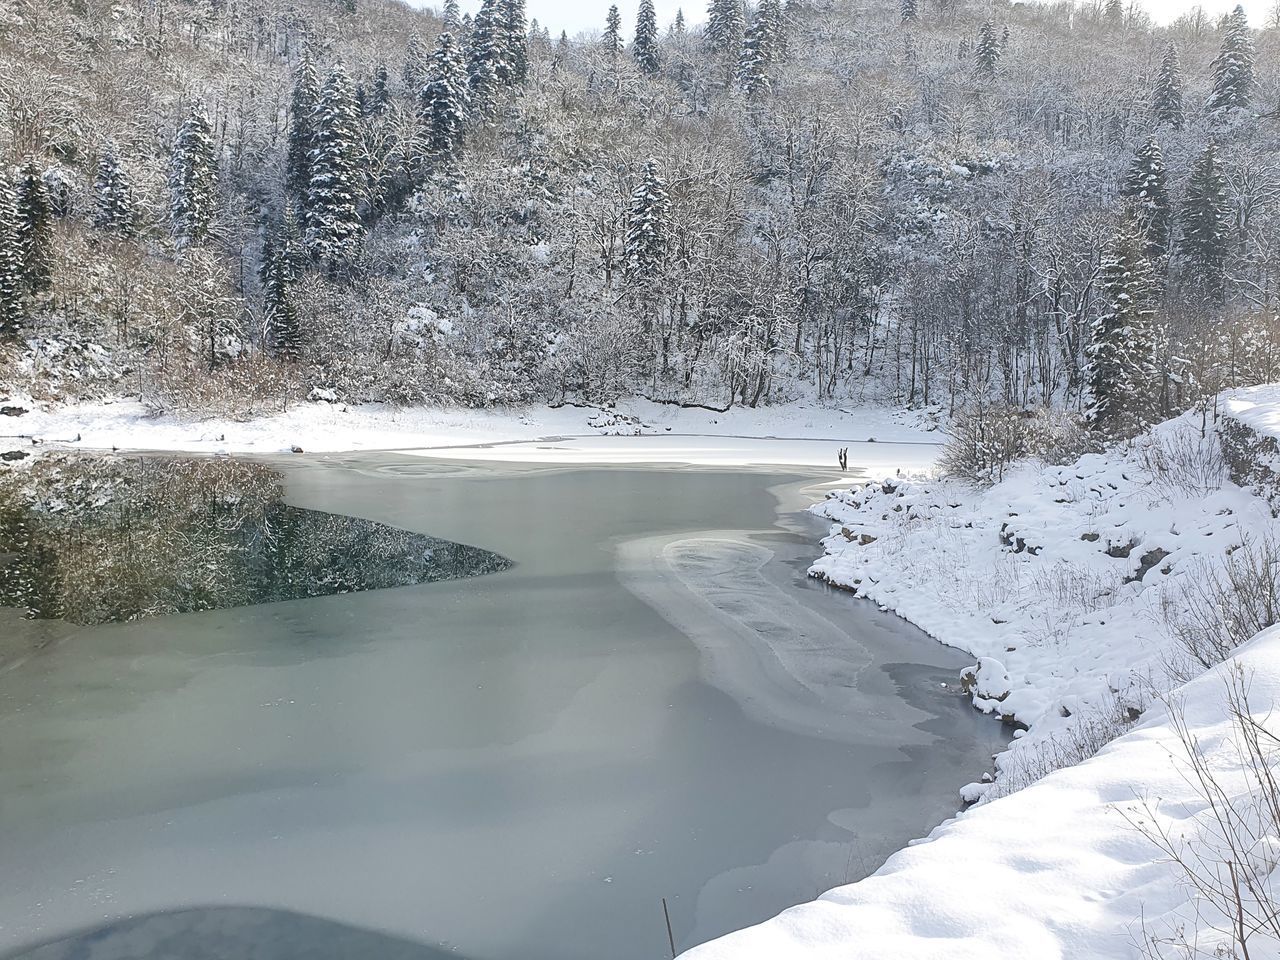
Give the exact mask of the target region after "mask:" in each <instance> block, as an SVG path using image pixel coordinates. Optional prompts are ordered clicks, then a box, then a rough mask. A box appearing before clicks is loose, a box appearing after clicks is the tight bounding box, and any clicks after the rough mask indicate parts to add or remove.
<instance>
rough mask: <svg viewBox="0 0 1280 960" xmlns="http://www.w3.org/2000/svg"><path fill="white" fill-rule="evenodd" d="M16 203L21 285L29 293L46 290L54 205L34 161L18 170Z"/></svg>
mask: <svg viewBox="0 0 1280 960" xmlns="http://www.w3.org/2000/svg"><path fill="white" fill-rule="evenodd" d="M14 203H15V210H16V214H17V217H16V221H15V222H16V224H17V233H16V238H17V244H18V260H19V264H18V272H19V274H20V276H21V278H22V285H23V287H25V288H26V290H27V291H29V292H30V293H43V292H44V291H45V290H48V289H49V287H50V286H51V285H52V283H53V205H52V204H51V203H50V202H49V188H48V187H47V186H46V185H45V182H44V177H42V176H41V175H40V170H39V169H38V168H37V167H36V165H35V162H34V161H32V160H28V161H27V162H26V163H24V164H23V165H22V169H21V170H19V171H18V180H17V184H16V185H15V189H14Z"/></svg>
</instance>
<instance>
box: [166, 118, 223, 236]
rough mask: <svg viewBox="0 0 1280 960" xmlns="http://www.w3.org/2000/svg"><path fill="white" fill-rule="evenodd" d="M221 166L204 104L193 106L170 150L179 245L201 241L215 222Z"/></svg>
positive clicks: (171, 189)
mask: <svg viewBox="0 0 1280 960" xmlns="http://www.w3.org/2000/svg"><path fill="white" fill-rule="evenodd" d="M217 183H218V168H217V162H216V161H215V160H214V156H213V135H212V130H211V129H210V127H209V118H208V117H207V116H206V115H205V111H204V105H203V104H201V103H196V104H194V105H193V106H192V108H191V111H190V113H188V114H187V118H186V119H185V120H184V121H183V122H182V126H181V127H179V128H178V136H177V138H176V139H175V140H174V143H173V150H172V151H171V152H170V154H169V195H170V201H169V220H170V223H171V224H172V227H173V236H174V239H175V240H176V241H177V243H178V246H180V247H183V246H187V245H189V244H193V243H202V242H203V241H204V239H205V238H206V237H207V236H208V235H209V228H210V227H211V226H212V225H213V214H214V192H215V190H216V189H217Z"/></svg>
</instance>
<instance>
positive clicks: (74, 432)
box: [0, 397, 945, 472]
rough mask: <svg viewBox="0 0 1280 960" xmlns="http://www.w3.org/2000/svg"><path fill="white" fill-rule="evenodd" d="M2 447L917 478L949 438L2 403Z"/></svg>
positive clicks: (664, 421)
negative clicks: (239, 415)
mask: <svg viewBox="0 0 1280 960" xmlns="http://www.w3.org/2000/svg"><path fill="white" fill-rule="evenodd" d="M5 409H8V410H12V411H19V410H21V411H25V412H22V413H20V414H19V413H13V414H11V415H9V416H4V417H0V449H6V448H7V449H24V450H29V449H30V448H31V446H32V440H33V439H34V440H35V441H36V442H37V443H38V444H49V445H57V446H62V447H71V448H79V449H93V450H111V449H121V450H173V451H184V452H192V453H281V452H284V453H287V452H289V451H290V450H291V449H293V448H295V447H296V448H299V449H300V450H302V451H305V452H306V453H328V452H345V451H357V450H399V451H405V452H412V453H420V454H423V455H426V456H431V457H441V458H451V459H466V460H503V461H520V462H543V463H575V462H576V463H689V464H701V465H721V466H733V465H748V464H754V465H803V466H822V467H830V468H835V467H836V457H837V453H838V451H839V450H840V448H842V447H845V446H851V445H853V446H854V447H855V450H856V452H852V451H851V453H850V458H849V460H850V464H851V465H852V466H853V467H854V468H855V469H857V468H866V469H870V470H884V469H886V468H887V469H889V471H890V472H893V471H894V470H896V469H899V468H902V469H920V468H924V467H926V466H928V465H929V464H931V463H932V461H933V458H934V457H935V456H936V454H937V449H938V444H940V443H941V442H943V441H944V440H945V437H944V436H943V434H942V433H941V432H940V431H938V430H937V429H934V428H933V427H932V425H931V424H930V423H928V422H927V421H926V420H924V419H923V418H921V417H918V416H914V415H913V416H907V415H903V414H901V413H899V412H895V411H891V410H888V409H885V408H883V407H874V406H864V407H846V408H837V407H822V406H812V405H799V404H797V405H790V406H785V407H770V408H761V409H755V410H753V409H750V408H743V409H734V410H732V411H730V412H729V413H717V412H715V411H711V410H705V409H699V408H681V407H673V406H666V405H659V404H656V403H651V402H648V401H643V400H639V401H629V402H625V403H619V404H618V406H617V407H616V408H611V409H609V410H600V409H594V408H585V407H560V408H554V409H553V408H549V407H537V408H530V409H527V410H508V409H498V410H467V409H462V408H456V407H455V408H436V407H407V408H399V407H389V406H383V405H367V406H361V407H347V406H344V405H339V404H328V403H323V402H321V403H307V404H301V405H299V406H296V407H293V408H292V409H290V410H288V411H287V412H283V413H280V414H278V415H276V416H272V417H264V418H259V419H254V420H248V421H243V422H241V421H235V420H224V419H202V420H194V419H190V418H184V417H180V416H174V415H163V416H156V415H153V414H152V413H150V412H149V411H148V410H146V409H145V408H144V407H143V406H142V405H141V404H139V403H137V402H136V401H131V400H122V401H119V402H116V403H110V404H92V405H81V406H65V407H52V408H50V407H44V406H41V405H39V404H36V403H34V402H32V401H30V400H29V399H27V398H25V397H10V398H9V399H5V400H3V401H0V410H5Z"/></svg>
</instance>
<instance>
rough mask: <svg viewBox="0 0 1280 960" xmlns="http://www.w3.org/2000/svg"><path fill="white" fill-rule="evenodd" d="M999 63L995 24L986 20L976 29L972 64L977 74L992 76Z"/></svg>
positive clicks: (998, 45) (998, 46) (998, 42)
mask: <svg viewBox="0 0 1280 960" xmlns="http://www.w3.org/2000/svg"><path fill="white" fill-rule="evenodd" d="M999 64H1000V41H999V40H998V39H996V25H995V24H994V23H992V22H991V21H990V20H988V21H987V22H986V23H984V24H983V25H982V28H981V29H980V30H979V31H978V47H977V50H976V51H975V52H974V66H975V69H976V70H977V72H978V75H979V76H983V77H994V76H995V75H996V67H998V66H999Z"/></svg>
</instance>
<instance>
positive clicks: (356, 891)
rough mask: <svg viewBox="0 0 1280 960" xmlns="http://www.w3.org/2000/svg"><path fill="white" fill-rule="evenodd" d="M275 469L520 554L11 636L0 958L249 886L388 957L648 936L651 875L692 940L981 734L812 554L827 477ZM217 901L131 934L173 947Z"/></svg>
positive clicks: (774, 905)
mask: <svg viewBox="0 0 1280 960" xmlns="http://www.w3.org/2000/svg"><path fill="white" fill-rule="evenodd" d="M262 462H263V463H267V461H262ZM268 465H269V466H271V467H272V468H274V469H277V470H279V471H280V472H281V473H282V475H283V491H284V496H285V499H286V500H287V502H288V504H290V505H291V506H292V507H293V508H297V509H299V510H303V511H323V512H324V513H325V514H330V515H331V514H336V515H340V516H342V517H350V518H357V519H359V520H363V521H373V522H374V523H375V524H386V525H389V526H391V527H394V528H399V529H400V530H402V531H410V532H412V533H415V534H421V535H424V536H425V537H428V538H439V540H440V541H444V542H452V543H453V544H465V545H468V546H469V547H476V548H480V550H481V551H490V552H491V553H492V554H494V555H497V556H499V557H501V558H506V559H507V560H510V561H511V562H512V565H511V566H510V567H508V568H506V569H498V568H499V567H500V566H501V565H500V564H495V565H492V566H493V569H497V572H488V571H489V569H490V568H489V567H485V569H484V570H483V571H480V573H479V575H474V576H472V575H468V576H465V577H462V578H459V579H437V578H436V577H435V576H434V575H429V573H430V571H428V572H424V573H419V574H418V575H417V576H416V578H415V581H414V582H412V583H411V585H407V586H396V587H394V588H393V589H374V588H375V587H379V586H384V585H386V583H387V582H389V581H385V575H386V574H385V571H378V576H377V577H373V576H372V575H370V577H369V582H368V583H365V584H363V585H361V586H358V587H356V588H353V589H361V590H363V591H364V592H353V593H342V594H337V595H329V596H311V595H308V594H304V593H301V592H298V591H295V593H293V594H286V595H297V596H301V597H303V598H301V599H289V600H281V601H278V602H272V603H264V604H259V605H255V606H232V607H228V608H224V609H208V610H204V611H203V612H195V613H179V614H170V615H155V616H149V617H147V618H144V619H137V620H131V621H130V622H125V623H100V624H91V625H84V626H77V627H66V628H64V629H60V630H57V631H54V634H56V636H57V639H56V642H54V643H52V644H51V645H49V646H47V647H45V648H44V649H42V650H40V651H39V652H37V653H35V654H33V655H29V656H26V657H23V658H19V659H16V660H11V661H10V667H9V669H7V670H5V671H4V672H0V954H9V953H12V952H15V951H17V952H21V951H22V950H24V949H25V948H27V947H30V946H32V945H35V944H40V943H45V942H47V941H51V940H55V939H58V938H61V937H65V936H67V935H68V934H71V933H75V932H77V931H84V930H90V929H93V928H95V927H102V926H104V925H106V924H107V923H108V922H110V921H114V920H117V919H119V918H122V917H130V916H141V915H145V914H152V913H157V912H160V911H169V910H175V909H181V908H189V907H219V908H224V907H237V908H238V907H252V908H272V909H274V910H277V911H290V913H279V914H271V913H261V914H255V913H251V912H250V913H245V912H241V913H235V912H234V911H232V912H228V913H225V914H224V916H226V917H230V918H231V920H229V921H227V929H230V930H233V931H234V932H235V935H236V936H240V935H243V931H244V930H246V929H247V930H249V931H251V932H252V931H253V930H261V929H271V930H296V929H297V930H300V929H304V928H305V930H306V931H307V932H306V933H305V934H300V935H299V936H306V937H312V938H314V939H315V940H316V942H321V941H323V940H325V939H326V938H327V937H329V936H330V935H329V934H328V933H325V932H324V930H325V928H324V927H323V925H322V924H315V925H312V926H306V924H307V923H309V921H306V920H305V918H304V919H302V920H293V919H288V918H291V917H293V916H294V914H295V913H296V914H305V915H310V916H312V917H316V918H321V919H322V920H324V921H330V922H333V923H337V924H343V925H348V926H350V927H357V928H364V929H367V930H370V931H377V932H379V933H382V934H385V935H387V936H388V937H393V938H396V939H395V940H394V941H391V940H388V941H386V942H387V943H393V942H394V943H395V944H399V945H401V946H399V947H397V948H396V950H390V951H389V952H388V954H387V955H395V956H402V955H403V956H410V955H412V949H411V948H412V944H414V943H416V944H423V945H425V946H428V947H432V948H437V949H441V950H443V951H445V952H448V953H453V954H454V955H457V956H461V957H468V958H475V960H588V958H589V960H600V958H602V957H607V958H609V960H659V958H662V957H664V956H667V955H669V949H668V945H667V930H666V925H665V922H664V920H663V915H662V907H661V898H663V897H666V899H667V901H668V904H669V907H670V915H671V923H672V927H673V931H674V937H675V941H676V946H677V948H678V949H683V948H687V947H690V946H692V945H694V944H695V943H699V942H701V941H703V940H706V939H709V938H712V937H715V936H717V935H719V934H722V933H725V932H727V931H729V930H731V929H734V928H737V927H741V926H745V925H748V924H751V923H755V922H759V921H761V920H764V919H766V918H767V917H769V916H771V915H772V914H774V913H776V912H778V911H779V910H781V909H783V908H785V907H786V906H788V905H790V904H793V903H796V902H799V901H801V900H806V899H811V898H813V897H814V896H815V895H817V894H818V893H820V892H821V891H822V890H825V889H827V888H829V887H831V886H834V885H836V884H839V883H843V882H847V881H850V880H853V879H857V878H858V877H860V876H862V875H864V874H865V873H867V872H870V871H871V870H873V869H875V868H876V867H877V866H879V864H880V863H881V862H882V861H883V860H884V858H885V857H886V856H887V855H888V854H889V853H891V852H892V851H893V850H895V849H897V848H899V847H901V846H903V845H904V844H905V843H906V842H907V841H908V840H909V839H911V838H913V837H917V836H921V835H923V834H924V833H926V832H928V830H929V829H930V828H931V827H932V826H934V825H935V824H936V823H938V822H939V821H941V820H942V819H945V818H946V817H948V816H950V815H951V814H952V813H954V811H955V810H956V807H957V803H958V801H957V796H956V791H957V788H958V787H959V786H960V785H961V784H963V783H965V782H967V781H969V780H973V779H976V778H977V777H978V775H979V774H980V773H981V772H983V771H984V770H986V769H988V767H989V764H990V755H991V753H992V752H993V751H994V750H996V749H998V748H999V746H1000V744H1001V741H1002V737H1001V733H1000V730H999V728H998V725H996V724H995V723H993V722H992V721H991V720H989V719H986V718H984V717H982V716H980V715H978V714H977V713H976V712H975V711H973V709H972V708H971V707H970V706H969V705H968V703H967V701H965V700H964V699H963V698H961V697H959V696H958V695H957V691H955V690H954V685H953V686H952V687H950V688H944V686H943V684H944V683H950V682H951V681H953V679H954V678H955V676H956V673H957V672H958V670H959V669H960V668H961V667H962V666H964V665H965V664H966V662H967V660H966V658H965V657H963V656H962V655H961V654H959V653H958V652H955V651H951V650H948V649H946V648H943V647H941V646H940V645H938V644H936V643H934V642H933V641H931V640H930V639H929V638H928V637H926V636H924V635H923V634H922V633H920V632H919V631H917V630H915V629H913V628H911V627H910V626H909V625H907V624H905V623H903V622H901V621H899V620H897V619H896V618H895V617H893V616H891V615H888V614H882V613H880V612H878V611H877V610H876V609H875V607H874V606H871V605H869V604H867V603H864V602H859V601H855V600H853V599H852V598H850V597H849V596H848V595H846V594H842V593H838V592H836V591H833V590H831V589H829V588H827V587H825V586H823V585H821V584H818V583H816V582H813V581H811V580H809V579H808V578H807V577H806V576H805V568H806V566H807V564H808V563H809V561H810V560H811V559H812V558H813V557H815V556H816V555H817V553H818V547H817V546H816V543H815V540H816V537H817V536H818V535H819V534H820V533H821V532H822V527H821V526H820V525H819V524H817V523H816V522H814V521H812V520H811V519H810V518H808V517H807V516H805V515H804V514H802V513H801V512H800V510H801V508H802V507H803V506H804V505H805V504H806V503H807V502H809V501H810V500H812V499H814V498H815V497H816V496H817V494H806V493H805V492H804V491H803V487H804V486H805V484H806V483H807V482H809V481H812V480H813V479H814V478H815V477H816V476H817V475H818V473H817V472H815V471H807V472H806V474H805V475H804V476H800V475H797V474H795V473H789V472H788V471H787V470H786V469H785V468H778V469H776V470H772V471H763V470H743V469H737V470H734V471H732V472H724V471H719V472H718V471H716V470H714V469H694V468H653V467H641V466H626V467H613V468H600V467H589V466H573V467H564V466H548V465H524V466H515V465H504V464H501V463H469V462H464V461H459V462H442V461H436V460H431V459H423V458H421V457H418V456H412V455H398V454H360V455H348V456H343V455H335V456H327V457H317V458H305V457H295V458H292V459H289V460H287V461H279V462H276V463H269V464H268ZM362 530H363V528H361V530H358V531H357V533H360V535H361V538H362V539H361V540H360V542H361V543H366V544H367V541H368V537H366V536H365V535H364V533H363V532H362ZM115 547H116V543H114V542H113V539H112V538H103V540H102V542H100V543H95V544H94V548H95V551H101V552H103V553H108V554H109V553H110V551H112V550H113V548H115ZM151 562H155V563H162V562H163V560H161V559H155V560H153V561H151ZM358 566H367V562H366V561H363V560H362V561H361V564H359V565H358ZM356 572H359V571H354V572H353V575H354V574H355V573H356ZM451 575H452V574H451ZM423 580H432V581H434V582H419V581H423ZM404 582H408V581H404ZM219 589H223V588H222V587H221V586H220V587H219ZM227 589H228V590H229V588H227ZM310 592H312V593H314V592H316V591H310ZM242 595H243V596H250V597H252V593H251V592H245V591H243V590H241V591H240V592H238V593H236V594H235V596H242ZM175 609H189V607H176V608H175ZM164 612H166V611H163V610H162V611H159V613H164ZM38 627H39V625H36V624H32V623H31V622H29V621H17V620H16V619H15V618H14V617H6V618H3V619H0V630H4V631H10V632H12V633H20V632H21V631H26V630H30V631H36V630H37V629H38ZM43 629H44V633H42V634H41V636H42V637H48V636H50V633H49V631H48V628H47V625H46V626H45V627H44V628H43ZM33 635H34V634H33ZM18 639H19V640H21V639H22V638H21V637H19V638H18ZM12 641H13V637H12V636H11V638H10V640H9V641H7V642H9V643H10V645H11V646H12V645H13V643H12ZM20 645H21V644H20V643H19V644H18V646H20ZM217 915H218V912H217V911H212V912H210V911H202V912H194V913H189V914H178V915H175V916H174V917H172V918H163V919H162V920H161V921H157V923H155V924H152V925H151V926H145V925H144V927H145V929H146V930H148V931H151V930H152V929H153V928H154V929H158V930H162V931H163V937H164V938H167V940H166V943H167V946H166V948H165V950H164V951H163V952H164V955H165V956H166V957H169V956H175V955H176V954H174V953H173V952H172V946H173V944H174V943H181V942H182V929H183V927H182V925H183V924H184V923H188V924H189V925H190V928H191V929H193V930H194V929H195V927H197V926H199V925H200V924H201V923H204V924H206V926H207V925H209V924H211V923H213V921H212V920H210V919H209V918H210V917H213V916H217ZM184 917H186V918H196V919H191V920H187V919H182V918H184ZM246 917H247V918H248V919H246ZM263 917H266V918H275V917H280V918H286V919H268V920H263V919H262V918H263ZM199 918H204V919H199ZM299 924H301V926H299ZM139 929H142V928H139ZM219 929H220V930H221V928H219ZM335 929H337V928H335ZM130 931H132V932H130ZM175 931H176V932H175ZM316 931H319V932H316ZM207 932H208V931H207V930H206V933H207ZM219 935H220V936H221V935H223V934H222V933H219ZM228 935H230V934H228ZM356 935H357V934H353V936H356ZM118 937H123V938H125V939H126V941H127V938H128V937H133V938H134V939H133V940H132V941H128V942H131V943H132V944H133V946H132V947H129V948H122V950H123V952H120V953H119V954H118V955H119V956H122V957H123V956H140V955H145V953H140V952H139V951H140V950H143V949H144V948H143V947H140V946H139V944H155V943H158V942H160V935H159V934H156V935H154V936H153V935H152V934H151V933H147V934H145V935H144V934H142V933H139V932H138V930H134V929H133V928H129V930H126V932H125V933H120V934H119V935H118ZM251 939H253V938H252V937H251ZM277 939H278V940H280V941H283V942H286V943H287V942H289V941H291V940H296V937H294V936H293V935H289V936H284V935H281V936H279V937H273V938H270V939H261V940H255V941H254V942H258V943H260V944H265V943H269V942H275V940H277ZM110 942H111V937H107V938H105V939H103V940H101V941H99V942H98V946H97V948H96V949H97V952H95V953H93V954H92V956H95V957H99V956H101V957H112V956H116V955H117V954H116V953H112V952H111V951H110V949H108V946H109V944H110ZM193 942H194V941H193ZM406 943H408V944H409V946H404V945H405V944H406ZM376 944H377V941H376V939H374V940H370V941H368V942H367V944H366V947H364V948H361V952H362V953H368V954H369V955H373V954H376V953H377V952H378V950H377V947H376ZM84 946H85V945H84V943H80V944H74V943H73V944H71V945H68V946H66V947H65V948H62V947H59V948H54V949H52V950H49V949H46V950H42V951H40V953H39V956H40V957H41V958H42V960H45V958H52V957H55V956H56V957H62V956H67V957H69V956H72V955H81V954H80V953H79V952H78V951H80V950H82V949H83V948H84ZM157 949H158V948H157ZM397 950H399V951H400V952H396V951H397ZM130 951H132V952H130ZM405 951H408V952H405ZM84 955H86V956H87V955H90V954H84ZM193 955H195V951H193ZM200 955H202V956H203V954H200ZM255 955H260V956H264V957H268V958H284V957H287V956H292V955H294V954H291V953H289V951H288V949H287V948H286V947H278V948H271V947H269V946H264V947H263V950H262V951H260V952H259V953H257V954H255ZM426 955H427V954H426V953H424V954H423V956H426ZM431 955H432V956H434V955H435V954H434V953H432V954H431Z"/></svg>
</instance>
